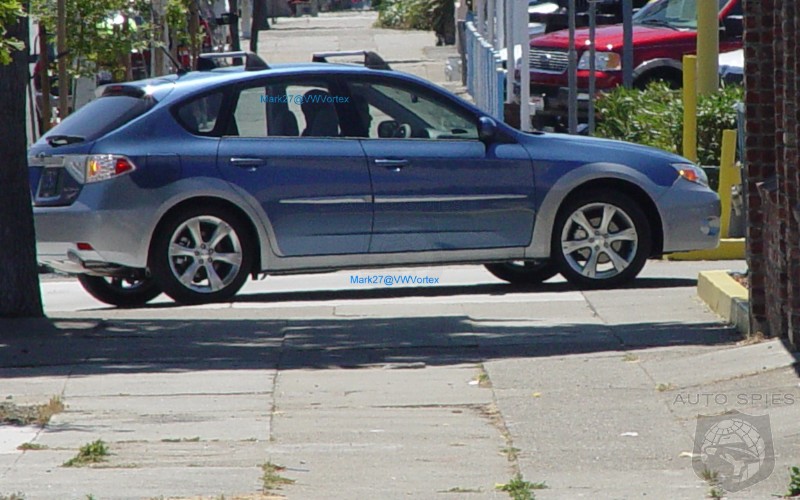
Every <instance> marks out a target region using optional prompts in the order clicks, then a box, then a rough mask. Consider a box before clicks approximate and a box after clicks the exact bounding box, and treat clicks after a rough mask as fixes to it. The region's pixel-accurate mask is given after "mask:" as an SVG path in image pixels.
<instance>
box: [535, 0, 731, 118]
mask: <svg viewBox="0 0 800 500" xmlns="http://www.w3.org/2000/svg"><path fill="white" fill-rule="evenodd" d="M698 1H712V0H654V1H651V2H650V3H648V4H647V5H645V6H644V7H643V8H642V9H640V10H639V11H638V12H636V14H634V16H633V24H634V26H633V64H634V70H633V78H634V80H633V83H634V85H635V86H636V87H639V88H644V86H645V85H647V84H648V83H649V82H651V81H654V80H663V81H666V82H668V83H670V85H672V86H673V87H674V88H679V87H680V86H681V82H682V78H683V73H682V63H681V61H682V59H683V56H684V55H685V54H693V53H695V52H696V50H697V2H698ZM714 1H718V2H719V12H720V13H719V19H720V52H728V51H731V50H736V49H739V48H741V47H742V32H743V26H742V25H743V23H742V0H714ZM595 39H596V43H597V49H596V50H597V55H596V57H595V64H596V66H595V67H596V73H595V74H596V86H597V87H596V88H597V90H598V91H600V92H602V91H604V90H609V89H612V88H614V87H616V86H618V85H621V84H622V45H623V27H622V25H621V24H615V25H611V26H599V27H598V28H597V32H596V38H595ZM588 44H589V30H588V29H580V30H577V31H576V47H577V50H578V61H579V62H578V89H579V98H580V99H579V110H578V113H579V118H580V119H582V120H585V117H586V111H587V103H588V93H587V89H588V88H589V49H588ZM530 47H531V48H530V77H531V101H532V102H533V103H534V107H535V109H536V115H535V116H534V126H536V127H537V128H543V127H548V126H549V127H554V128H556V129H562V128H563V126H564V124H565V123H566V122H567V116H568V106H567V104H568V93H569V92H568V77H569V75H568V71H567V66H568V60H567V49H568V47H569V31H568V30H563V31H557V32H553V33H549V34H547V35H543V36H539V37H536V38H533V39H531V42H530Z"/></svg>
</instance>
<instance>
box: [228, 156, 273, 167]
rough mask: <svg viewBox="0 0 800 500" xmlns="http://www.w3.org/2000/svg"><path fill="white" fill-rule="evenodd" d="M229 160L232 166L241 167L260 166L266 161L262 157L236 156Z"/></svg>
mask: <svg viewBox="0 0 800 500" xmlns="http://www.w3.org/2000/svg"><path fill="white" fill-rule="evenodd" d="M230 161H231V165H233V166H234V167H241V168H253V167H260V166H262V165H264V164H265V163H266V162H265V161H264V159H263V158H237V157H235V156H234V157H233V158H231V160H230Z"/></svg>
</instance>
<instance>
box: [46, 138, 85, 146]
mask: <svg viewBox="0 0 800 500" xmlns="http://www.w3.org/2000/svg"><path fill="white" fill-rule="evenodd" d="M85 140H86V137H83V136H80V135H51V136H50V137H48V138H47V144H49V145H51V146H53V147H57V146H66V145H67V144H74V143H76V142H83V141H85Z"/></svg>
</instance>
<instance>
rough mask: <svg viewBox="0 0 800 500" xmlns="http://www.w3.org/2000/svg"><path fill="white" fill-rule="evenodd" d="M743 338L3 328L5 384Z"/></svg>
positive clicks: (641, 330)
mask: <svg viewBox="0 0 800 500" xmlns="http://www.w3.org/2000/svg"><path fill="white" fill-rule="evenodd" d="M735 340H737V335H736V333H735V332H734V331H733V330H732V329H731V328H727V327H724V326H722V325H719V324H718V323H698V324H686V323H638V324H630V325H612V326H609V325H604V324H575V323H563V324H558V325H553V324H546V323H543V322H542V321H541V320H537V319H516V320H508V319H474V318H470V317H467V316H464V315H457V316H444V317H441V316H435V317H434V316H430V317H428V316H423V317H388V318H387V317H380V318H368V317H367V318H365V317H335V318H322V319H293V320H291V321H286V320H274V319H268V320H237V319H234V320H227V321H226V320H216V319H214V320H209V319H181V320H168V319H159V320H148V319H113V320H108V321H106V320H101V319H82V320H63V321H61V320H57V319H52V320H49V321H48V320H27V321H26V320H15V321H3V322H2V332H0V378H2V377H15V376H31V375H37V374H40V375H51V374H64V372H65V371H67V372H69V373H72V374H77V375H89V374H104V373H139V372H141V373H145V372H168V371H201V370H235V369H244V368H247V369H253V368H264V369H270V368H281V369H292V368H329V367H349V368H353V367H362V366H368V365H375V364H385V363H392V364H401V365H402V364H404V363H412V364H417V365H418V364H419V363H424V364H427V365H448V364H460V363H471V362H480V361H484V360H491V359H500V358H504V359H508V358H515V357H543V356H554V355H565V354H576V353H593V352H608V351H621V350H627V349H635V348H643V347H653V346H679V345H717V344H726V343H730V342H733V341H735ZM17 368H31V369H33V370H18V369H17ZM31 371H33V373H31Z"/></svg>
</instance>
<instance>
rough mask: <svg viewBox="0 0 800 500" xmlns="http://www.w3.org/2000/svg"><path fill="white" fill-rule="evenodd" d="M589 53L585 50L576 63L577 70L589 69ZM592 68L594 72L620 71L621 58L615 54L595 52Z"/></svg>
mask: <svg viewBox="0 0 800 500" xmlns="http://www.w3.org/2000/svg"><path fill="white" fill-rule="evenodd" d="M590 60H591V53H590V52H589V51H588V50H587V51H585V52H584V53H583V55H581V58H580V60H579V61H578V69H590V68H589V62H590ZM594 67H595V70H596V71H621V70H622V58H621V57H620V55H619V54H617V53H616V52H595V54H594Z"/></svg>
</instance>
